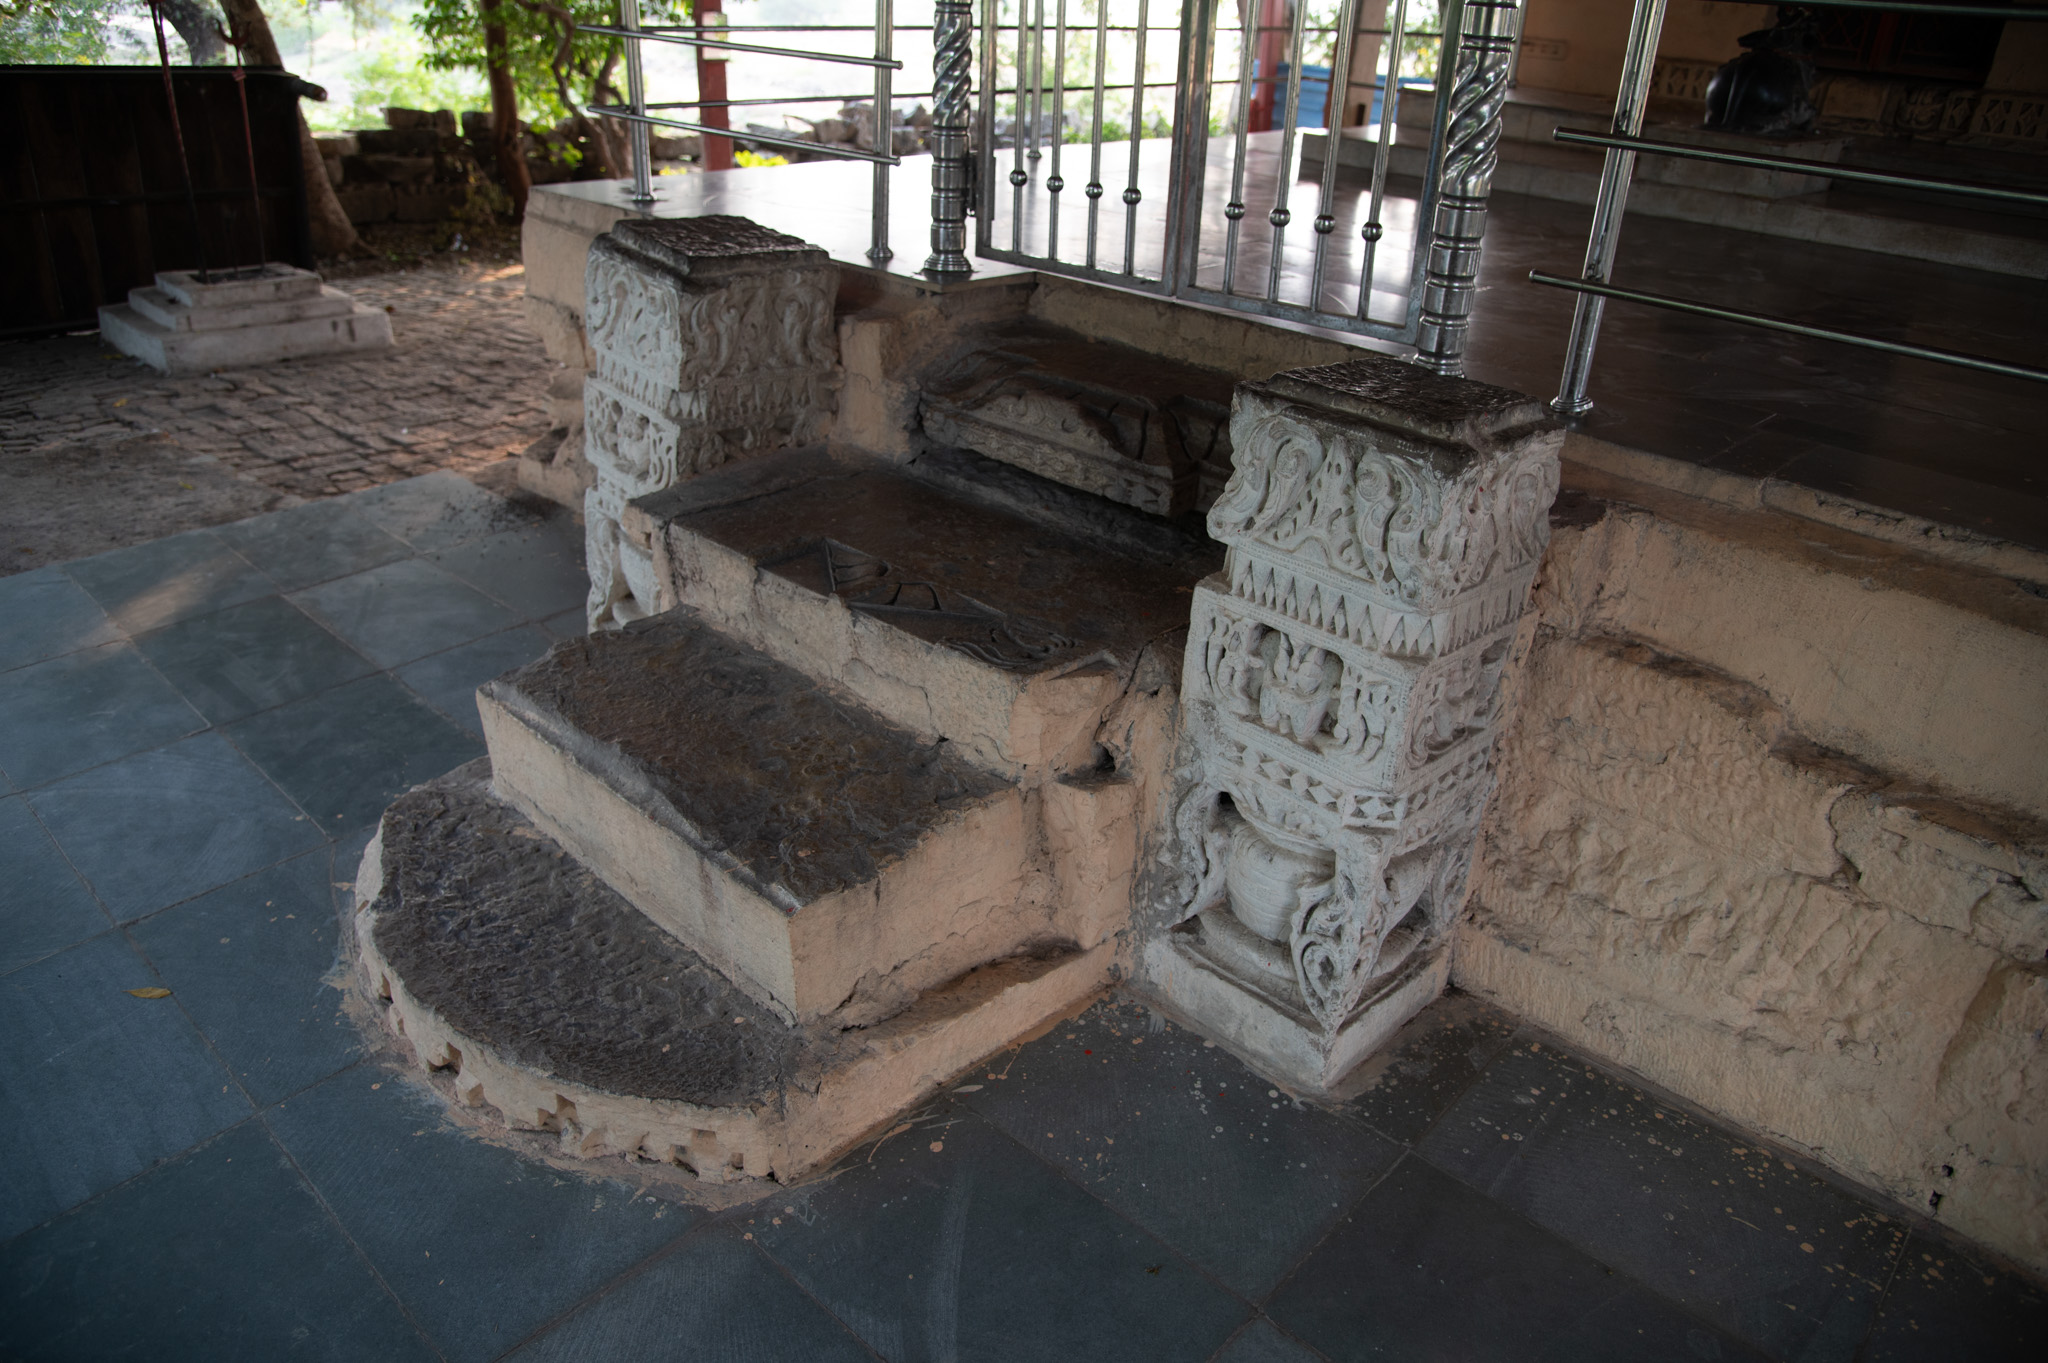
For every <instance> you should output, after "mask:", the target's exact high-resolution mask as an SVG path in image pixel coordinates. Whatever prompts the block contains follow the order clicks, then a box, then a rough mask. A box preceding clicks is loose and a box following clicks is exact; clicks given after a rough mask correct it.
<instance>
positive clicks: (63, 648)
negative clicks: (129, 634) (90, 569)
mask: <svg viewBox="0 0 2048 1363" xmlns="http://www.w3.org/2000/svg"><path fill="white" fill-rule="evenodd" d="M0 620H4V621H6V622H7V624H6V627H5V628H4V629H0V672H5V671H7V670H8V669H10V668H15V667H22V666H25V665H27V664H29V663H39V662H41V661H42V660H43V659H45V658H55V657H57V656H59V655H60V654H64V653H75V652H77V651H78V650H79V649H81V648H91V647H92V646H93V645H94V644H107V643H113V642H114V641H115V640H117V639H119V638H120V637H121V631H120V630H118V629H116V628H115V627H114V622H113V621H112V620H109V619H108V618H107V613H106V612H105V611H103V610H101V609H100V607H99V603H98V602H97V601H94V600H93V599H92V598H91V597H90V596H88V595H87V594H86V591H85V588H83V587H81V586H79V585H78V584H77V583H76V582H73V581H72V580H71V579H70V578H68V577H66V576H65V575H64V574H63V573H62V572H60V571H58V570H57V569H56V568H55V567H48V568H37V569H36V570H34V571H33V572H27V573H16V574H15V575H14V576H12V577H0Z"/></svg>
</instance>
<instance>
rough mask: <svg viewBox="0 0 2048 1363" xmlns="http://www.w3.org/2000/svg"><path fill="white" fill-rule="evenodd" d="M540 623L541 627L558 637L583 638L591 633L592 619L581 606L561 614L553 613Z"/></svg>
mask: <svg viewBox="0 0 2048 1363" xmlns="http://www.w3.org/2000/svg"><path fill="white" fill-rule="evenodd" d="M540 623H541V628H543V629H545V630H546V631H547V632H548V633H550V634H552V635H554V636H555V637H556V638H557V639H581V638H582V637H583V636H584V635H586V634H588V633H590V619H589V617H588V616H587V615H586V614H585V613H584V610H583V607H581V606H578V607H577V608H576V609H575V610H572V611H563V612H562V613H561V614H560V615H551V616H549V617H548V618H547V619H545V620H543V621H541V622H540Z"/></svg>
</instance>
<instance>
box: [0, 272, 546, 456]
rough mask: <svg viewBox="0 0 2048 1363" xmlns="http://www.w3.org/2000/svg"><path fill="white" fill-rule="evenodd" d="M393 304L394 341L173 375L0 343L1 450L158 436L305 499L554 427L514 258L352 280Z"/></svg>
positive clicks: (518, 441) (500, 451)
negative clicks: (381, 346)
mask: <svg viewBox="0 0 2048 1363" xmlns="http://www.w3.org/2000/svg"><path fill="white" fill-rule="evenodd" d="M345 287H346V288H347V289H348V291H349V292H350V293H351V294H353V295H354V296H355V297H356V299H357V301H358V302H362V303H368V304H371V305H373V306H376V307H384V308H388V309H389V310H390V312H391V323H392V326H391V329H392V335H393V345H392V348H391V349H389V350H386V351H382V352H380V353H377V354H374V355H367V356H361V357H348V358H313V359H301V360H285V361H281V362H279V363H276V364H269V365H263V366H261V367H258V368H253V369H238V370H224V371H221V372H218V373H214V374H205V375H192V376H187V377H176V378H167V377H165V376H163V375H161V374H158V373H156V372H155V371H154V370H151V369H148V368H145V367H144V366H143V365H141V364H140V363H138V362H137V361H135V360H132V359H130V358H128V357H127V356H125V355H120V354H117V353H115V352H113V350H112V347H110V346H107V345H105V344H103V343H102V342H101V341H100V339H99V337H98V336H67V337H61V338H55V339H50V340H42V341H31V342H22V343H17V344H13V345H0V453H17V452H24V451H29V450H34V449H38V448H42V447H45V446H50V445H59V444H62V445H81V444H82V445H97V444H114V443H118V442H122V441H127V440H132V439H134V438H135V437H136V436H138V435H147V434H161V435H163V436H164V437H166V438H168V439H170V440H172V441H173V442H175V443H176V444H177V445H178V446H180V447H181V448H183V449H186V450H188V451H191V452H193V453H203V454H210V455H213V456H214V457H215V458H217V459H219V460H220V461H221V462H222V463H223V464H225V465H227V466H228V467H229V468H231V469H233V470H235V471H236V472H238V473H241V474H243V475H245V476H247V477H249V478H252V479H254V480H256V481H257V482H259V483H262V484H264V485H265V486H267V487H271V488H274V489H276V490H277V491H279V492H284V493H289V494H292V495H295V496H298V497H324V496H328V495H331V494H333V493H337V492H349V491H353V490H354V489H356V488H362V487H369V486H371V485H372V484H376V483H388V482H391V481H393V480H394V479H398V478H410V477H412V476H413V475H414V474H420V473H431V472H433V471H434V470H436V469H451V470H453V471H455V472H458V473H470V472H473V471H475V470H476V469H478V468H481V467H482V466H483V465H485V464H488V463H490V462H492V461H494V460H497V459H502V458H504V457H505V456H506V455H508V454H512V453H515V452H517V451H518V450H519V449H520V448H521V447H523V446H524V445H526V444H527V443H528V442H530V441H531V440H533V439H534V438H535V437H537V436H539V435H541V434H542V433H544V432H545V431H546V430H547V426H548V420H547V406H546V404H547V398H546V390H547V383H548V380H549V378H550V377H551V376H552V375H553V373H554V372H555V371H556V370H557V369H558V368H559V366H557V365H555V364H554V363H553V362H552V361H550V360H549V359H548V358H547V356H546V355H545V354H544V353H543V352H542V350H541V344H540V341H539V339H538V338H537V337H536V336H535V335H534V334H533V332H532V330H531V329H530V328H529V327H528V326H527V325H526V317H525V313H524V310H523V309H522V307H521V305H520V299H521V298H522V296H523V295H524V293H525V288H526V276H525V271H524V270H523V269H522V268H521V267H519V266H517V265H513V266H500V267H492V268H482V267H476V266H471V267H459V266H458V267H456V268H452V269H448V268H442V269H424V270H413V271H409V272H406V273H403V274H388V275H372V276H369V277H366V278H360V279H351V280H348V281H346V284H345Z"/></svg>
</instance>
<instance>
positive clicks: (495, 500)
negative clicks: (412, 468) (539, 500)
mask: <svg viewBox="0 0 2048 1363" xmlns="http://www.w3.org/2000/svg"><path fill="white" fill-rule="evenodd" d="M345 500H346V501H347V503H348V506H349V509H350V510H352V511H355V512H357V513H358V514H360V515H362V516H363V517H365V518H366V519H368V520H370V521H372V522H373V523H375V524H376V525H377V526H379V527H380V528H381V529H383V530H385V531H387V532H388V533H390V534H393V535H396V536H397V537H398V538H399V539H402V540H404V541H405V542H406V543H407V544H409V545H411V546H412V547H413V548H414V549H416V550H418V551H419V552H420V553H423V554H431V553H434V552H435V551H437V550H441V549H451V548H453V547H454V546H456V545H458V544H462V543H465V542H467V541H469V540H473V539H480V538H482V537H483V536H485V535H490V534H495V533H497V532H499V531H501V530H516V529H519V528H520V527H522V526H527V525H531V524H532V523H533V522H534V521H535V520H536V519H538V515H537V513H536V512H534V511H532V510H530V509H528V508H527V507H525V506H522V505H520V504H518V503H516V502H510V501H507V500H506V499H505V498H503V497H500V496H498V495H497V494H496V493H494V492H487V491H485V490H484V489H483V488H480V487H478V486H477V485H476V484H475V483H472V482H470V481H469V479H467V478H464V477H463V476H462V475H461V474H458V473H428V474H423V475H422V476H420V477H418V478H407V479H405V480H403V481H401V482H396V483H385V484H384V485H383V486H381V487H373V488H366V489H364V490H363V491H361V492H356V493H351V494H350V495H349V496H348V497H347V498H346V499H345Z"/></svg>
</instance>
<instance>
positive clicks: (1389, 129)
mask: <svg viewBox="0 0 2048 1363" xmlns="http://www.w3.org/2000/svg"><path fill="white" fill-rule="evenodd" d="M1407 27H1408V0H1394V23H1393V34H1392V37H1391V38H1390V39H1389V40H1388V48H1387V79H1386V83H1385V84H1384V85H1382V86H1381V87H1380V140H1379V143H1378V144H1377V145H1376V146H1374V148H1373V152H1372V206H1371V208H1369V209H1368V210H1367V211H1366V215H1365V227H1364V228H1363V229H1362V230H1361V233H1360V235H1362V236H1363V237H1364V238H1365V263H1364V265H1363V266H1362V267H1361V269H1362V270H1363V273H1361V274H1360V275H1359V276H1358V315H1359V317H1360V318H1361V319H1362V320H1366V321H1370V320H1371V319H1372V275H1373V262H1374V258H1375V257H1376V256H1377V254H1378V252H1379V247H1380V238H1381V237H1382V236H1384V235H1386V227H1385V226H1384V225H1383V224H1382V223H1381V222H1380V211H1381V209H1382V208H1383V207H1384V206H1385V204H1386V201H1387V158H1388V156H1389V155H1391V154H1392V147H1393V137H1394V120H1395V118H1396V117H1398V116H1399V114H1400V111H1401V46H1402V44H1403V43H1405V42H1406V41H1407V38H1408V34H1407ZM1416 227H1417V231H1418V234H1419V232H1420V229H1421V224H1420V223H1418V224H1416Z"/></svg>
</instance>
